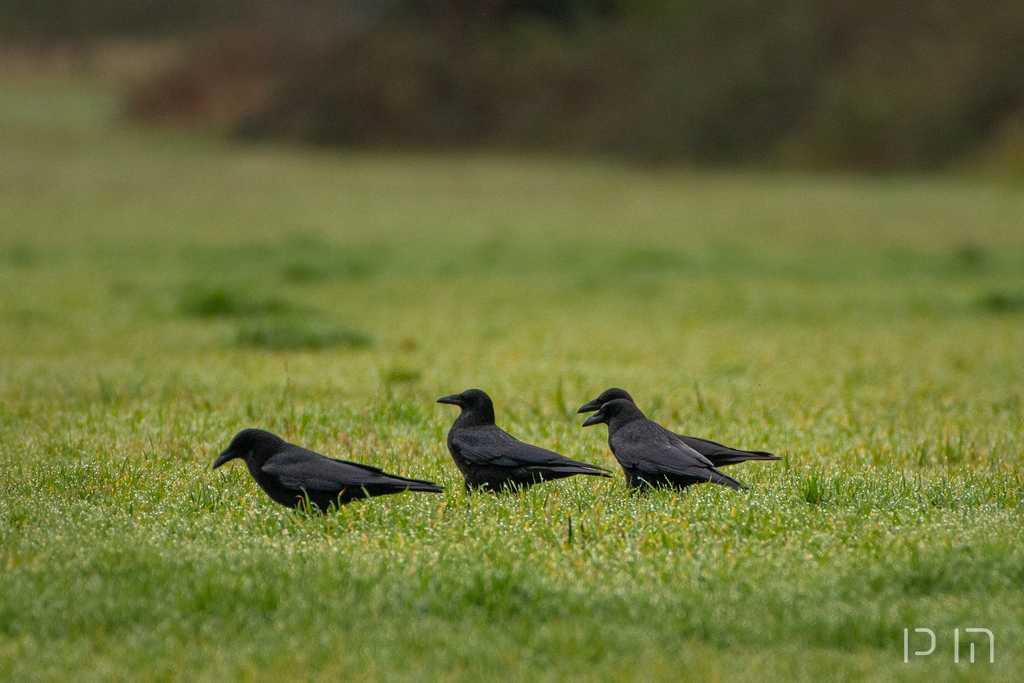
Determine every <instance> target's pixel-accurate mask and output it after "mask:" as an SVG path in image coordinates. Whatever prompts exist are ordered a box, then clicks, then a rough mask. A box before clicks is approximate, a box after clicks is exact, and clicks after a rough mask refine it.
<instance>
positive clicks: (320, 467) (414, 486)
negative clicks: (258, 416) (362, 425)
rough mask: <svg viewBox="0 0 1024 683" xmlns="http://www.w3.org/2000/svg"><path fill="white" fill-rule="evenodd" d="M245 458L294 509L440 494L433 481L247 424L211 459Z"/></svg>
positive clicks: (274, 494) (272, 494) (275, 495)
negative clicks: (363, 462) (297, 442)
mask: <svg viewBox="0 0 1024 683" xmlns="http://www.w3.org/2000/svg"><path fill="white" fill-rule="evenodd" d="M235 458H241V459H242V460H244V461H245V464H246V465H247V466H248V467H249V474H251V475H252V478H253V479H255V480H256V483H257V484H259V485H260V488H261V489H263V490H264V491H265V492H266V494H267V495H268V496H270V497H271V498H273V499H274V500H275V501H277V502H278V503H280V504H281V505H285V506H287V507H290V508H293V507H296V506H297V505H303V504H305V500H306V498H307V497H308V498H309V502H310V503H312V504H314V505H316V506H317V508H318V509H319V510H320V511H321V512H326V511H327V508H328V507H329V506H330V504H331V503H334V504H335V505H344V504H345V503H347V502H349V501H352V500H357V499H359V498H369V497H371V496H386V495H388V494H391V493H401V492H402V491H422V492H425V493H441V492H442V491H444V489H443V488H442V487H440V486H438V485H437V484H435V483H433V482H430V481H422V480H420V479H406V478H405V477H397V476H395V475H393V474H387V473H385V472H384V471H383V470H380V469H378V468H376V467H371V466H369V465H361V464H359V463H355V462H347V461H345V460H335V459H333V458H327V457H324V456H322V455H320V454H319V453H314V452H313V451H310V450H306V449H305V448H301V447H299V446H296V445H294V444H290V443H288V442H287V441H285V440H284V439H282V438H281V437H279V436H276V435H274V434H271V433H270V432H265V431H263V430H262V429H243V430H242V431H240V432H239V433H238V434H236V435H235V438H233V439H232V440H231V444H230V445H229V446H228V447H227V448H226V449H224V452H223V453H221V454H220V456H219V457H218V458H217V460H216V461H215V462H214V463H213V469H217V468H218V467H220V466H221V465H223V464H224V463H226V462H228V461H229V460H234V459H235Z"/></svg>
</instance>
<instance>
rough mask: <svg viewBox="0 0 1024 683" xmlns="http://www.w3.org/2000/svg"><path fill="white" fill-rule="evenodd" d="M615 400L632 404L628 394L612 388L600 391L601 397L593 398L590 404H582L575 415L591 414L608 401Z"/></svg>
mask: <svg viewBox="0 0 1024 683" xmlns="http://www.w3.org/2000/svg"><path fill="white" fill-rule="evenodd" d="M617 398H623V399H626V400H627V401H629V402H631V403H632V402H633V397H632V396H630V395H629V393H628V392H627V391H626V390H625V389H618V388H616V387H612V388H611V389H605V390H604V391H602V392H601V395H600V396H598V397H597V398H595V399H594V400H593V401H591V402H590V403H584V404H583V405H581V406H580V409H579V410H577V411H576V412H577V413H592V412H594V411H595V410H598V409H599V408H600V407H601V406H603V405H604V404H605V403H607V402H608V401H614V400H615V399H617Z"/></svg>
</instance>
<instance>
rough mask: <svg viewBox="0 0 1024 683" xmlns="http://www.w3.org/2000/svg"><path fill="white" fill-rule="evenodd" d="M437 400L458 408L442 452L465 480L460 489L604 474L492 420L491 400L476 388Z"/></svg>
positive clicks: (605, 472)
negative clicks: (445, 450) (521, 437)
mask: <svg viewBox="0 0 1024 683" xmlns="http://www.w3.org/2000/svg"><path fill="white" fill-rule="evenodd" d="M437 402H438V403H449V404H451V405H456V406H459V407H460V408H462V412H461V413H459V416H458V417H457V418H456V419H455V424H453V425H452V428H451V429H450V430H448V451H449V452H450V453H451V454H452V460H454V461H455V465H456V466H457V467H458V468H459V471H460V472H462V476H463V478H464V479H465V480H466V488H483V489H486V490H488V491H500V490H501V489H502V488H526V487H527V486H531V485H533V484H536V483H539V482H542V481H550V480H552V479H562V478H564V477H571V476H572V475H574V474H590V475H594V476H598V477H607V476H609V474H608V470H606V469H604V468H603V467H598V466H597V465H589V464H587V463H585V462H578V461H576V460H572V459H570V458H567V457H565V456H564V455H559V454H558V453H555V452H553V451H549V450H546V449H544V448H540V447H539V446H531V445H530V444H528V443H523V442H522V441H520V440H518V439H516V438H515V437H513V436H511V435H510V434H509V433H508V432H506V431H504V430H502V429H500V428H499V427H498V426H496V425H495V424H494V404H493V403H492V402H491V398H490V396H488V395H487V394H485V393H484V392H482V391H480V390H479V389H468V390H466V391H463V392H462V393H461V394H454V395H452V396H443V397H442V398H439V399H437Z"/></svg>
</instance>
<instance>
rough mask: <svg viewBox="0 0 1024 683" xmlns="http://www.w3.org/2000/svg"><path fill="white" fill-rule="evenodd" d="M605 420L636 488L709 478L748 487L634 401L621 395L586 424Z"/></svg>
mask: <svg viewBox="0 0 1024 683" xmlns="http://www.w3.org/2000/svg"><path fill="white" fill-rule="evenodd" d="M601 422H604V423H605V424H607V425H608V445H609V446H610V447H611V449H612V453H614V454H615V459H616V460H618V461H619V464H620V465H622V471H623V472H625V473H626V481H627V482H628V483H629V485H630V486H632V487H633V488H643V487H647V486H650V487H655V488H660V487H674V488H685V487H687V486H690V485H691V484H700V483H703V482H708V481H710V482H711V483H713V484H721V485H722V486H728V487H729V488H731V489H734V490H736V491H739V490H740V489H742V488H745V487H744V486H743V484H741V483H739V482H738V481H736V480H735V479H733V478H732V477H730V476H728V475H726V474H722V473H721V472H719V471H718V470H717V469H715V466H714V465H712V464H711V461H710V460H708V459H707V458H705V457H704V456H703V455H701V454H700V453H698V452H697V451H695V450H693V449H692V448H690V447H689V446H687V445H686V444H685V443H684V442H683V440H682V439H681V438H680V437H679V435H678V434H673V433H672V432H670V431H669V430H667V429H665V428H664V427H662V426H661V425H659V424H658V423H656V422H652V421H651V420H648V419H647V418H646V417H644V414H643V413H642V412H640V409H639V408H637V407H636V404H635V403H633V402H632V401H627V400H626V399H623V398H617V399H613V400H611V401H609V402H608V403H605V404H604V405H603V406H601V408H600V409H599V410H598V411H597V412H596V413H594V414H593V415H591V416H590V417H588V418H587V419H586V421H584V423H583V426H584V427H589V426H590V425H595V424H599V423H601Z"/></svg>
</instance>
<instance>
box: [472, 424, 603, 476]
mask: <svg viewBox="0 0 1024 683" xmlns="http://www.w3.org/2000/svg"><path fill="white" fill-rule="evenodd" d="M452 444H453V445H454V446H455V447H456V448H458V450H459V455H460V456H461V457H462V458H463V459H465V460H468V461H469V462H471V463H473V464H475V465H487V466H491V467H553V468H558V469H562V468H572V469H581V468H582V469H583V470H586V471H589V472H605V471H607V470H605V469H604V468H603V467H598V466H596V465H589V464H587V463H585V462H579V461H577V460H573V459H572V458H567V457H565V456H564V455H559V454H558V453H555V452H554V451H549V450H547V449H546V448H541V447H540V446H533V445H531V444H528V443H523V442H522V441H520V440H519V439H517V438H515V437H514V436H512V435H511V434H509V433H508V432H506V431H504V430H503V429H501V428H500V427H496V426H492V425H488V426H486V427H476V428H470V429H459V430H457V431H456V432H455V433H454V434H453V435H452Z"/></svg>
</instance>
